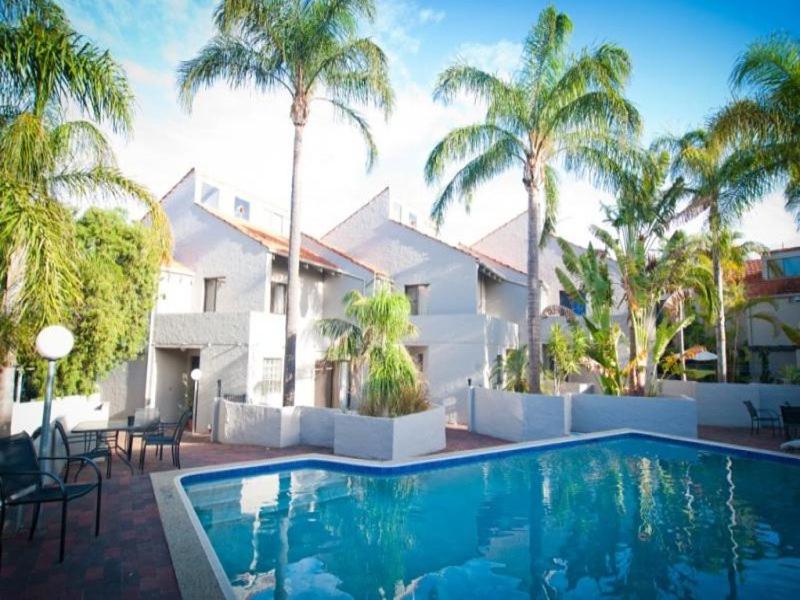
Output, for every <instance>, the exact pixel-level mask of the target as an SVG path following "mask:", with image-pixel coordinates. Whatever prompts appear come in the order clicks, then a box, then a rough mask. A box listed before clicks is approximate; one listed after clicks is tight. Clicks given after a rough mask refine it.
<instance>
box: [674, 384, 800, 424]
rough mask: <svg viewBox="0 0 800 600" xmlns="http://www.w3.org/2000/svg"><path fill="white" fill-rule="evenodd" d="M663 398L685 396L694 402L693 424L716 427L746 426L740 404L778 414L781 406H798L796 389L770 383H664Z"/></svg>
mask: <svg viewBox="0 0 800 600" xmlns="http://www.w3.org/2000/svg"><path fill="white" fill-rule="evenodd" d="M661 393H662V394H663V395H665V396H689V397H691V398H694V399H695V400H696V401H697V422H698V423H699V424H700V425H714V426H718V427H750V416H749V415H748V413H747V409H746V408H745V407H744V405H743V404H742V402H744V401H745V400H749V401H750V402H752V403H753V406H755V407H756V408H757V409H769V410H773V411H775V412H776V413H779V414H780V407H781V405H782V404H785V403H786V402H789V403H790V404H792V405H797V404H800V386H798V385H780V384H771V383H701V382H699V381H678V380H672V379H668V380H664V381H662V382H661Z"/></svg>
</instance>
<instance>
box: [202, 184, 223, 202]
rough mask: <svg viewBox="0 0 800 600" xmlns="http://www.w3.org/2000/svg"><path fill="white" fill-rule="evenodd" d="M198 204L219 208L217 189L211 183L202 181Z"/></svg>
mask: <svg viewBox="0 0 800 600" xmlns="http://www.w3.org/2000/svg"><path fill="white" fill-rule="evenodd" d="M200 204H204V205H205V206H208V207H210V208H219V190H218V189H217V188H215V187H214V186H213V185H208V184H207V183H204V184H203V188H202V190H201V192H200Z"/></svg>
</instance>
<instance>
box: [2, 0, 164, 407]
mask: <svg viewBox="0 0 800 600" xmlns="http://www.w3.org/2000/svg"><path fill="white" fill-rule="evenodd" d="M0 106H2V109H0V113H2V114H1V115H0V300H1V301H2V306H3V313H2V318H0V321H2V323H0V333H2V334H3V337H2V339H0V363H2V365H3V366H2V370H3V371H4V373H5V374H7V373H9V372H10V364H11V363H12V362H13V359H14V358H13V357H14V353H15V352H16V351H17V350H18V349H20V348H22V349H23V350H24V349H25V347H28V348H29V347H31V346H32V344H33V337H34V336H35V333H36V332H37V331H38V330H39V328H40V327H41V326H42V325H45V324H48V323H56V322H59V321H64V320H66V318H67V317H68V316H69V311H70V308H71V307H73V306H74V304H75V302H76V301H77V300H78V298H79V296H80V283H79V273H78V265H79V262H78V258H79V255H80V253H79V252H77V246H76V241H75V224H74V219H73V217H72V214H71V212H70V211H69V210H68V209H67V208H66V206H65V204H71V203H80V202H87V201H88V202H95V201H97V200H100V201H116V202H122V201H128V200H134V201H138V202H141V203H143V204H144V205H145V206H147V207H148V208H149V209H150V211H151V223H152V225H153V227H154V229H155V230H156V231H158V233H159V240H160V249H161V253H162V255H163V256H167V255H168V254H169V247H170V239H169V227H168V223H167V220H166V217H165V216H164V213H163V211H162V209H161V208H160V206H159V205H158V202H156V200H155V198H153V196H152V195H151V194H150V193H149V192H148V191H147V190H146V189H145V188H144V187H142V186H140V185H139V184H137V183H135V182H134V181H131V180H130V179H128V178H126V177H125V176H124V175H123V174H122V172H121V171H120V169H119V168H118V166H117V164H116V161H115V159H114V155H113V152H112V151H111V147H110V145H109V144H108V142H107V140H106V139H105V137H104V135H103V133H102V132H101V131H100V129H99V128H98V126H97V125H96V123H103V124H106V125H108V126H110V127H111V128H112V129H113V130H115V131H117V132H120V133H125V132H128V131H129V130H130V124H131V111H132V107H133V96H132V94H131V90H130V87H129V86H128V82H127V79H126V77H125V73H124V71H123V70H122V68H121V67H120V65H119V64H118V63H117V62H116V61H114V59H113V58H112V57H111V56H110V55H109V54H108V52H106V51H103V50H101V49H99V48H97V47H96V46H95V45H93V44H92V43H91V42H89V41H88V40H86V39H85V38H84V37H83V36H81V35H80V34H78V33H77V32H76V31H75V30H74V29H73V28H72V26H71V24H70V22H69V20H68V19H67V17H66V16H65V14H64V12H63V10H61V8H59V7H58V6H57V5H56V4H55V3H53V2H51V1H50V0H5V2H3V3H2V4H0ZM68 110H69V111H70V112H75V111H77V112H79V113H81V114H83V115H84V116H85V117H86V119H85V120H76V121H71V120H67V118H66V113H67V111H68ZM0 375H3V374H0ZM8 382H9V378H8V377H7V376H5V375H4V376H2V377H0V408H2V407H3V406H4V403H6V402H9V401H10V396H11V390H10V386H8V385H7V384H8ZM0 412H4V411H3V410H0Z"/></svg>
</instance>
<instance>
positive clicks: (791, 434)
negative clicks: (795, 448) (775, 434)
mask: <svg viewBox="0 0 800 600" xmlns="http://www.w3.org/2000/svg"><path fill="white" fill-rule="evenodd" d="M781 421H783V435H784V436H785V437H786V439H787V440H794V439H797V438H800V406H781Z"/></svg>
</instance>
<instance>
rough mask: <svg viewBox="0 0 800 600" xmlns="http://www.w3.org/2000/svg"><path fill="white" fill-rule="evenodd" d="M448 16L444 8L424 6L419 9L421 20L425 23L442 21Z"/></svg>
mask: <svg viewBox="0 0 800 600" xmlns="http://www.w3.org/2000/svg"><path fill="white" fill-rule="evenodd" d="M445 16H446V13H445V12H444V11H443V10H434V9H432V8H423V9H421V10H420V11H419V22H420V23H422V24H423V25H424V24H425V23H441V22H442V21H443V20H444V18H445Z"/></svg>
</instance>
